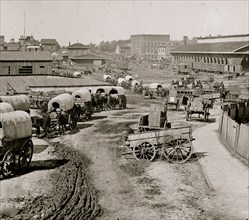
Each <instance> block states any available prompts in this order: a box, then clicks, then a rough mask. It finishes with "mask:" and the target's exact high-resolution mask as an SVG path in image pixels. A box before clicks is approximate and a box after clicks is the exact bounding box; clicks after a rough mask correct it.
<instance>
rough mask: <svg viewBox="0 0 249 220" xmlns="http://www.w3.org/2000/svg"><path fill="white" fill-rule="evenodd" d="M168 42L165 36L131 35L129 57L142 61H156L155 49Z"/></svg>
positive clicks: (168, 37) (167, 37) (168, 38)
mask: <svg viewBox="0 0 249 220" xmlns="http://www.w3.org/2000/svg"><path fill="white" fill-rule="evenodd" d="M168 41H170V35H166V34H138V35H131V55H132V56H134V57H136V58H142V59H144V60H157V59H158V54H157V48H158V46H161V45H163V44H166V43H167V42H168Z"/></svg>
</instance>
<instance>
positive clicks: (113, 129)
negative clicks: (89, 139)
mask: <svg viewBox="0 0 249 220" xmlns="http://www.w3.org/2000/svg"><path fill="white" fill-rule="evenodd" d="M134 124H136V122H118V123H110V122H109V121H108V120H104V121H101V122H100V123H99V125H98V128H97V129H96V130H95V131H96V132H98V133H102V134H120V133H123V132H124V133H126V134H130V133H133V130H132V129H131V128H130V126H131V125H134Z"/></svg>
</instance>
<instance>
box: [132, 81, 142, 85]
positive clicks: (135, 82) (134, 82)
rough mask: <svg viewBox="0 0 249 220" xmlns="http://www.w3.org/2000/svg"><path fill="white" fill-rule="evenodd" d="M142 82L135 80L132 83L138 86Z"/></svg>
mask: <svg viewBox="0 0 249 220" xmlns="http://www.w3.org/2000/svg"><path fill="white" fill-rule="evenodd" d="M139 84H140V83H139V82H138V81H137V80H133V81H132V82H131V85H132V86H138V85H139Z"/></svg>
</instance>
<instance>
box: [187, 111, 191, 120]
mask: <svg viewBox="0 0 249 220" xmlns="http://www.w3.org/2000/svg"><path fill="white" fill-rule="evenodd" d="M189 120H191V116H190V112H189V111H187V113H186V121H189Z"/></svg>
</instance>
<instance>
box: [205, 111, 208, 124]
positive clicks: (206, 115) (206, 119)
mask: <svg viewBox="0 0 249 220" xmlns="http://www.w3.org/2000/svg"><path fill="white" fill-rule="evenodd" d="M204 121H208V112H207V110H205V111H204Z"/></svg>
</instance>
